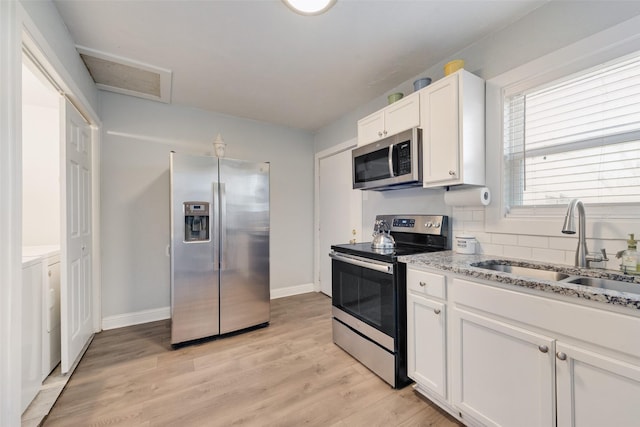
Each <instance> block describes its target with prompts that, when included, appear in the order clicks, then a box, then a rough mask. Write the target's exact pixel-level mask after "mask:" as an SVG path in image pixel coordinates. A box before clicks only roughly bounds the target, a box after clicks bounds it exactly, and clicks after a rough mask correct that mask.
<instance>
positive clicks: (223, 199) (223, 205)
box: [219, 182, 228, 271]
mask: <svg viewBox="0 0 640 427" xmlns="http://www.w3.org/2000/svg"><path fill="white" fill-rule="evenodd" d="M219 212H220V228H219V229H220V245H219V246H220V248H219V250H220V258H219V259H220V270H221V271H222V270H224V269H226V263H227V260H226V257H225V256H224V255H225V254H226V252H227V221H228V219H227V190H226V186H225V183H224V182H221V183H220V211H219Z"/></svg>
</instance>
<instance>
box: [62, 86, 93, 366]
mask: <svg viewBox="0 0 640 427" xmlns="http://www.w3.org/2000/svg"><path fill="white" fill-rule="evenodd" d="M61 104H62V105H61V108H60V122H61V123H60V128H61V146H62V147H61V148H62V149H61V150H60V154H61V156H60V157H61V168H60V170H61V174H60V179H61V185H60V187H61V193H62V203H61V206H62V215H61V216H62V218H63V219H62V239H61V240H62V245H61V246H62V248H61V249H62V250H61V254H60V255H61V259H62V268H61V283H60V311H61V313H60V315H61V319H60V322H61V329H62V330H61V335H62V349H61V350H62V351H61V353H62V361H61V369H62V373H63V374H64V373H67V372H69V370H70V369H71V367H72V366H73V363H74V362H75V360H76V359H77V358H78V356H79V355H80V352H81V351H82V349H83V348H84V346H85V344H86V343H87V342H88V341H89V339H90V338H91V335H92V333H93V310H92V304H91V303H92V281H91V263H92V260H91V238H92V236H91V132H90V129H89V124H88V123H87V122H86V121H85V120H84V118H83V117H82V116H81V115H80V113H78V111H76V109H75V108H74V107H73V106H72V105H71V104H70V103H69V102H68V101H66V100H65V99H64V98H63V99H62V101H61Z"/></svg>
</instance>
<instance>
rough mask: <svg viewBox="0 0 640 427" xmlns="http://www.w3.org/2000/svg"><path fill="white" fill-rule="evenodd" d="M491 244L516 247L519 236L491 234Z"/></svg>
mask: <svg viewBox="0 0 640 427" xmlns="http://www.w3.org/2000/svg"><path fill="white" fill-rule="evenodd" d="M490 234H491V242H492V243H496V244H498V245H511V246H516V245H517V244H518V236H517V235H516V234H501V233H490Z"/></svg>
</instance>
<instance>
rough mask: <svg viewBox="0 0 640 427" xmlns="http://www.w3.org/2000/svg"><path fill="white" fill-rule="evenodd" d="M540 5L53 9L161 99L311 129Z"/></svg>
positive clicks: (454, 1) (276, 0)
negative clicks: (168, 80) (157, 90)
mask: <svg viewBox="0 0 640 427" xmlns="http://www.w3.org/2000/svg"><path fill="white" fill-rule="evenodd" d="M546 1H547V0H511V1H507V0H502V1H496V0H470V1H463V0H411V1H404V0H377V1H373V0H338V1H337V3H336V5H335V6H334V7H333V8H332V9H331V10H329V11H328V12H327V13H326V14H324V15H320V16H302V15H298V14H296V13H293V12H292V11H291V10H290V9H289V8H288V7H287V6H285V5H284V3H282V2H281V1H280V0H178V1H174V0H158V1H153V0H144V1H132V0H128V1H122V0H92V1H78V0H54V3H55V4H56V6H57V8H58V10H59V12H60V14H61V16H62V18H63V20H64V22H65V23H66V25H67V27H68V28H69V31H70V33H71V36H72V37H73V39H74V41H75V43H76V44H77V45H78V46H82V47H86V48H89V49H94V50H97V51H101V52H104V53H108V54H111V55H116V56H119V57H124V58H127V59H129V60H132V61H137V62H141V63H144V64H148V65H150V66H154V67H159V68H164V69H169V70H171V72H172V87H171V94H170V102H171V103H174V104H180V105H186V106H190V107H196V108H201V109H205V110H210V111H215V112H219V113H223V114H228V115H233V116H237V117H244V118H249V119H254V120H259V121H263V122H268V123H273V124H277V125H284V126H289V127H293V128H300V129H305V130H309V131H314V130H317V129H319V128H321V127H322V126H324V125H327V124H329V123H331V122H332V121H334V120H336V119H338V118H339V117H340V116H341V115H343V114H345V113H347V112H349V111H352V110H353V109H355V108H357V107H358V106H361V105H364V104H366V103H367V102H369V101H371V100H373V99H374V98H377V97H379V96H381V95H384V94H388V93H389V91H391V90H393V89H394V88H395V87H397V86H398V85H400V84H402V83H403V82H406V81H407V80H408V79H411V78H413V77H415V76H418V75H420V73H422V72H424V71H425V70H427V69H428V68H429V67H431V66H433V65H435V64H437V63H438V62H440V61H442V60H445V59H448V58H450V57H451V55H453V54H455V53H456V52H457V51H459V50H461V49H462V48H464V47H466V46H469V45H471V44H472V43H474V42H475V41H477V40H479V39H481V38H482V37H484V36H486V35H488V34H490V33H492V32H494V31H497V30H499V29H501V28H503V27H505V26H507V25H508V24H510V23H512V22H514V21H516V20H518V19H519V18H521V17H522V16H524V15H526V14H527V13H529V12H531V11H532V10H533V9H535V8H537V7H540V6H541V5H542V4H544V3H545V2H546Z"/></svg>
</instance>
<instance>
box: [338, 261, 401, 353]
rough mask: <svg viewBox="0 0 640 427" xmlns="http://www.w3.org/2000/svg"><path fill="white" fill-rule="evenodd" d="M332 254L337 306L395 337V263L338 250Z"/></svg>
mask: <svg viewBox="0 0 640 427" xmlns="http://www.w3.org/2000/svg"><path fill="white" fill-rule="evenodd" d="M330 256H331V258H332V261H331V263H332V267H331V276H332V283H331V287H332V304H333V306H334V307H336V308H338V309H340V310H342V311H343V312H345V313H347V314H349V315H351V316H353V317H355V318H356V319H358V320H360V321H362V322H364V323H366V324H368V325H369V326H371V327H373V328H375V329H376V330H377V331H380V332H382V333H383V334H385V335H387V336H389V337H391V338H392V339H393V340H395V339H396V338H397V337H396V335H397V327H396V326H397V310H396V297H397V292H396V287H397V280H396V276H395V275H394V264H391V263H384V262H380V261H374V260H370V259H367V258H362V257H357V256H353V255H347V254H342V253H336V252H333V253H331V254H330ZM371 338H373V337H371ZM392 351H393V349H392Z"/></svg>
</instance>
